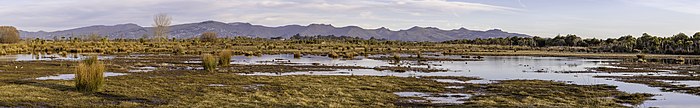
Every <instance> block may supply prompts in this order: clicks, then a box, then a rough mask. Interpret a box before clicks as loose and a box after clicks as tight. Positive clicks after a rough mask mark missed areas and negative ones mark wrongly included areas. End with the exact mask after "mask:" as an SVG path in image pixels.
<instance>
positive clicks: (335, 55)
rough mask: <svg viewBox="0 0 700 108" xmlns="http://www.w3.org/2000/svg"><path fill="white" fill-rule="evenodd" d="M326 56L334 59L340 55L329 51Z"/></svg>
mask: <svg viewBox="0 0 700 108" xmlns="http://www.w3.org/2000/svg"><path fill="white" fill-rule="evenodd" d="M328 57H330V58H334V59H335V58H338V57H340V55H338V53H335V52H331V53H330V54H328Z"/></svg>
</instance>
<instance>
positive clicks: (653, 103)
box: [232, 54, 700, 107]
mask: <svg viewBox="0 0 700 108" xmlns="http://www.w3.org/2000/svg"><path fill="white" fill-rule="evenodd" d="M377 56H382V55H377ZM429 57H436V56H429ZM439 57H446V58H461V56H439ZM483 60H484V61H442V62H441V61H429V62H422V63H417V62H410V61H402V63H401V64H402V66H411V67H425V68H439V69H448V70H450V71H449V72H431V73H425V72H414V71H409V72H400V73H399V72H391V71H377V70H373V69H352V70H349V69H348V70H345V69H341V70H336V71H304V72H291V73H246V74H241V75H270V76H284V75H369V76H399V77H419V76H465V77H479V78H483V80H473V81H468V83H493V82H494V80H514V79H537V80H553V81H561V82H567V83H571V84H580V85H593V84H608V85H615V86H618V89H619V90H622V91H625V92H630V93H652V94H659V95H660V96H655V97H653V98H655V99H657V100H650V101H646V102H645V103H644V104H642V105H639V106H637V107H677V106H700V103H698V102H697V100H700V96H695V95H689V94H683V93H675V92H662V91H661V90H659V88H656V87H649V86H646V85H642V84H633V83H624V82H619V81H615V80H612V79H606V78H593V76H598V75H600V76H631V75H657V76H658V75H673V74H668V73H665V72H649V73H558V72H563V71H588V70H589V68H596V67H612V66H609V65H608V64H609V61H616V60H614V59H582V58H570V57H530V56H495V57H485V58H483ZM258 61H285V62H288V63H285V64H284V65H308V64H312V63H317V64H320V65H329V66H362V67H370V68H371V67H378V66H396V65H393V64H391V63H390V61H382V60H373V59H366V58H364V57H357V58H356V59H352V60H341V59H331V58H328V57H323V56H305V57H302V58H299V59H294V58H293V55H286V54H285V55H263V56H260V57H246V56H236V57H233V58H232V63H233V64H276V62H258ZM420 64H427V65H420ZM613 68H615V67H613ZM440 81H444V82H454V81H447V80H444V79H443V80H440Z"/></svg>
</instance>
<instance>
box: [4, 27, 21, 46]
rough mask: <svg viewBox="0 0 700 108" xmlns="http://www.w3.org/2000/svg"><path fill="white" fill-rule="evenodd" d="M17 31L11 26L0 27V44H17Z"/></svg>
mask: <svg viewBox="0 0 700 108" xmlns="http://www.w3.org/2000/svg"><path fill="white" fill-rule="evenodd" d="M19 40H20V38H19V31H17V28H15V27H12V26H0V43H17V42H19Z"/></svg>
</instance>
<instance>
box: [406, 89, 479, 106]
mask: <svg viewBox="0 0 700 108" xmlns="http://www.w3.org/2000/svg"><path fill="white" fill-rule="evenodd" d="M394 94H396V95H398V96H399V97H420V98H424V99H426V100H428V101H430V103H435V104H462V103H464V102H465V101H464V100H466V99H469V97H471V96H472V95H470V94H462V93H435V94H429V93H423V92H394ZM414 101H415V100H414Z"/></svg>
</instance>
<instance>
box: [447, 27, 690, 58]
mask: <svg viewBox="0 0 700 108" xmlns="http://www.w3.org/2000/svg"><path fill="white" fill-rule="evenodd" d="M442 43H450V44H476V45H518V46H530V47H555V46H568V47H587V48H589V49H590V50H594V51H601V52H627V53H653V54H700V32H697V33H695V34H694V35H692V36H688V35H686V34H685V33H679V34H676V35H673V36H671V37H659V36H652V35H649V34H648V33H644V34H642V36H640V37H639V38H636V37H634V36H632V35H627V36H621V37H619V38H608V39H596V38H586V39H583V38H581V37H578V36H576V35H572V34H569V35H565V36H562V35H558V36H555V37H553V38H542V37H536V36H535V37H507V38H488V39H479V38H477V39H463V40H451V41H444V42H442Z"/></svg>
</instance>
